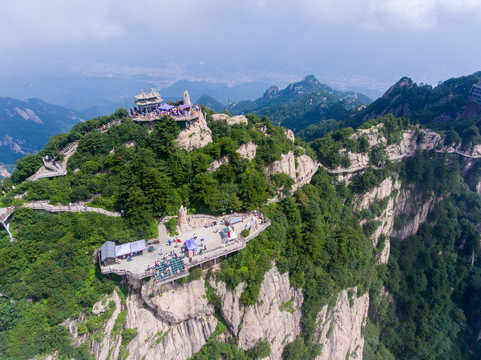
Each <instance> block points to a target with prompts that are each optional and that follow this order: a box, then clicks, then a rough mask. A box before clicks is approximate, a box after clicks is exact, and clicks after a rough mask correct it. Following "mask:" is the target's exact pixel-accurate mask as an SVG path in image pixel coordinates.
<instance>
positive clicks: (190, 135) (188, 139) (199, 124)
mask: <svg viewBox="0 0 481 360" xmlns="http://www.w3.org/2000/svg"><path fill="white" fill-rule="evenodd" d="M211 142H212V131H211V130H210V129H209V127H208V126H207V122H206V121H205V118H204V115H203V114H202V112H200V113H199V120H197V121H194V122H193V123H192V125H191V126H190V127H189V128H185V129H184V130H182V131H181V132H180V134H179V136H178V137H177V139H176V144H177V146H178V147H180V148H182V149H184V150H188V151H190V150H194V149H198V148H201V147H204V146H206V145H207V144H208V143H211Z"/></svg>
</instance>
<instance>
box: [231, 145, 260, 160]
mask: <svg viewBox="0 0 481 360" xmlns="http://www.w3.org/2000/svg"><path fill="white" fill-rule="evenodd" d="M236 152H237V153H238V154H239V155H240V156H241V157H243V158H244V159H247V160H253V159H254V158H255V157H256V154H257V145H256V144H254V143H246V144H242V145H241V146H240V147H239V148H238V149H237V150H236Z"/></svg>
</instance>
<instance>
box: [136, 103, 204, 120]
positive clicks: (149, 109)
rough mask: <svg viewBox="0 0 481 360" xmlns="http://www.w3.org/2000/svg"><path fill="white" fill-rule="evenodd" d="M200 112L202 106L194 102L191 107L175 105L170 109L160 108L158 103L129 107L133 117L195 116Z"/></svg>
mask: <svg viewBox="0 0 481 360" xmlns="http://www.w3.org/2000/svg"><path fill="white" fill-rule="evenodd" d="M199 112H200V106H199V105H196V104H193V105H190V106H189V107H187V106H183V105H180V106H174V107H172V108H171V109H169V110H163V109H160V108H159V107H158V106H157V105H150V106H145V107H141V108H139V107H134V108H132V109H129V114H130V117H131V118H137V117H157V116H170V117H179V116H191V115H192V116H195V115H197V114H198V113H199Z"/></svg>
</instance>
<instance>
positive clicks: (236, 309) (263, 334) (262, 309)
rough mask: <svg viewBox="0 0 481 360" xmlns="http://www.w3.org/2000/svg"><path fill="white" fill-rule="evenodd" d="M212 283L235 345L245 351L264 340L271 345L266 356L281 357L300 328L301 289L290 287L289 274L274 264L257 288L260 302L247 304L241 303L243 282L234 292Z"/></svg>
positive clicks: (220, 284)
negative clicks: (245, 305) (282, 271)
mask: <svg viewBox="0 0 481 360" xmlns="http://www.w3.org/2000/svg"><path fill="white" fill-rule="evenodd" d="M211 284H212V286H213V288H214V289H215V291H216V293H217V294H218V295H219V296H220V297H221V299H222V307H221V309H220V311H221V313H222V316H223V318H224V319H225V321H226V322H227V324H228V327H229V331H230V332H231V333H232V334H233V335H234V338H235V339H236V343H237V346H238V347H239V348H241V349H244V350H248V349H250V348H252V347H254V346H255V345H256V344H257V342H258V341H259V340H267V341H269V343H270V344H271V355H270V356H269V359H280V358H281V354H282V351H283V349H284V346H285V345H286V344H288V343H290V342H292V341H294V340H295V338H296V336H297V335H298V334H299V333H300V331H301V327H300V319H301V316H302V313H301V305H302V301H303V296H302V292H301V291H300V290H295V289H293V288H291V286H290V282H289V275H288V274H287V273H285V274H282V275H281V274H280V273H279V271H278V270H277V268H276V267H273V268H272V269H271V270H269V271H268V272H267V273H266V274H265V277H264V281H263V282H262V285H261V288H260V293H259V302H258V303H257V304H255V305H252V306H248V307H244V306H242V305H241V303H240V296H241V294H242V291H243V289H244V284H240V285H239V286H237V288H236V290H235V291H230V290H229V289H227V287H226V284H225V283H215V282H212V283H211Z"/></svg>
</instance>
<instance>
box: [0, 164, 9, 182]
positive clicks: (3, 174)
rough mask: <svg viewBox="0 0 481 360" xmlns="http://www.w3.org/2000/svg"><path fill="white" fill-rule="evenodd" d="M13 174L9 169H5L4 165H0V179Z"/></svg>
mask: <svg viewBox="0 0 481 360" xmlns="http://www.w3.org/2000/svg"><path fill="white" fill-rule="evenodd" d="M10 175H11V174H10V173H9V172H8V171H7V169H5V167H4V166H1V165H0V179H1V178H6V177H9V176H10Z"/></svg>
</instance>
